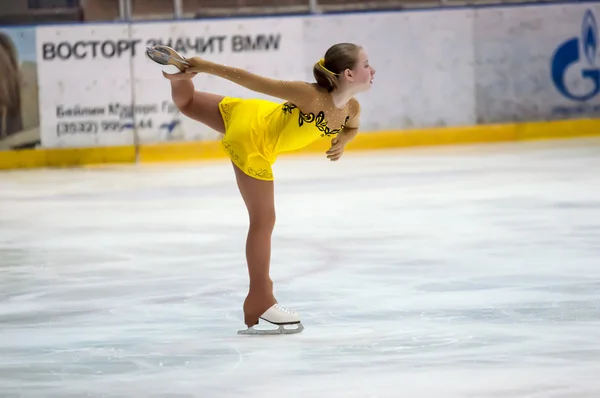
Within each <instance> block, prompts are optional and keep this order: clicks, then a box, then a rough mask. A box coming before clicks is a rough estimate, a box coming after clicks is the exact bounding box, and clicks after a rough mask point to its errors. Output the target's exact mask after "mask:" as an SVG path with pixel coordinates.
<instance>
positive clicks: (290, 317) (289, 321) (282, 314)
mask: <svg viewBox="0 0 600 398" xmlns="http://www.w3.org/2000/svg"><path fill="white" fill-rule="evenodd" d="M259 319H262V320H263V321H267V322H269V323H271V324H273V325H277V326H279V327H278V328H277V329H255V328H254V326H251V327H249V328H248V329H246V330H239V331H238V334H245V335H264V334H294V333H300V332H301V331H303V330H304V326H303V325H302V323H301V322H300V316H299V315H298V314H297V313H295V312H294V311H291V310H288V309H286V308H283V307H281V306H279V304H275V305H273V306H272V307H271V308H269V309H268V310H266V311H265V313H264V314H262V315H261V316H260V318H259ZM289 325H297V326H296V327H295V328H292V329H286V328H285V326H289ZM255 326H256V325H255Z"/></svg>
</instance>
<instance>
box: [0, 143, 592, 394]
mask: <svg viewBox="0 0 600 398" xmlns="http://www.w3.org/2000/svg"><path fill="white" fill-rule="evenodd" d="M275 173H276V178H277V180H276V202H277V217H278V220H277V226H276V229H275V233H274V238H273V250H274V251H273V265H272V276H273V279H274V281H275V287H276V294H277V298H278V300H279V301H280V303H281V304H282V305H284V306H287V307H290V308H292V309H294V310H297V311H299V312H300V314H301V315H302V319H303V323H304V324H305V326H306V329H305V330H304V332H303V333H302V334H299V335H291V336H268V337H248V336H238V335H237V334H236V332H237V330H238V329H242V328H243V327H244V325H243V322H242V320H243V318H242V312H241V303H242V301H243V299H244V297H245V294H246V286H247V273H246V268H245V267H246V265H245V259H244V243H245V237H246V227H247V215H246V212H245V211H246V210H245V208H244V206H243V202H242V201H241V199H240V197H239V195H238V193H237V187H236V185H235V182H234V177H233V172H232V169H231V166H230V165H229V164H227V163H222V162H221V163H219V162H217V163H214V164H207V165H196V164H186V165H152V166H139V167H100V168H87V169H77V170H35V171H16V172H6V173H2V174H0V396H1V397H21V396H22V397H57V398H58V397H60V398H70V397H80V396H93V397H101V396H102V397H136V398H137V397H207V398H212V397H215V398H220V397H245V398H253V397H261V398H270V397H280V398H283V397H303V398H305V397H327V398H328V397H341V398H349V397H361V398H369V397H407V398H408V397H410V398H421V397H436V398H454V397H461V398H462V397H469V398H508V397H510V398H513V397H515V398H516V397H519V398H521V397H523V398H525V397H527V398H558V397H561V398H582V397H586V398H587V397H589V398H597V397H598V396H600V141H598V140H582V141H555V142H549V143H547V142H537V143H528V144H519V145H512V144H510V145H493V146H473V147H463V148H459V147H448V148H438V149H419V150H406V151H397V152H394V151H391V152H381V153H359V154H352V153H348V154H346V156H345V158H344V159H343V160H342V161H340V162H338V163H331V162H328V161H327V160H326V159H325V157H324V156H322V157H318V158H299V157H298V158H282V159H281V160H280V161H278V163H277V164H276V168H275Z"/></svg>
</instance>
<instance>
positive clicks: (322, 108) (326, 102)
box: [194, 61, 360, 181]
mask: <svg viewBox="0 0 600 398" xmlns="http://www.w3.org/2000/svg"><path fill="white" fill-rule="evenodd" d="M204 62H205V64H203V65H202V66H200V68H198V65H194V66H195V67H196V68H197V69H202V70H203V71H204V72H206V73H210V74H213V75H217V76H220V77H223V78H225V79H228V80H230V81H232V82H235V83H237V84H239V85H241V86H244V87H246V88H248V89H250V90H252V91H256V92H260V93H264V94H266V95H270V96H273V97H276V98H280V99H283V100H285V102H283V103H278V102H274V101H268V100H263V99H245V98H233V97H225V98H224V99H223V100H222V101H221V103H220V104H219V109H220V111H221V115H222V117H223V122H224V124H225V135H224V137H223V139H222V144H223V146H224V148H225V150H226V151H227V153H228V154H229V157H230V158H231V160H232V162H233V163H234V164H235V165H236V166H237V167H238V168H240V169H241V170H242V171H243V172H244V173H245V174H247V175H249V176H251V177H254V178H257V179H260V180H267V181H272V180H273V170H272V168H271V166H272V165H273V163H275V160H276V158H277V155H278V154H280V153H283V152H289V151H294V150H297V149H300V148H303V147H305V146H307V145H309V144H311V143H312V142H314V141H316V140H318V139H323V138H333V137H335V135H336V134H338V133H340V132H341V131H342V130H350V129H358V127H359V116H360V105H359V103H358V101H357V100H356V99H354V98H352V99H351V100H350V101H349V102H348V103H347V104H346V105H345V106H344V107H343V108H341V109H340V108H337V107H336V106H335V104H334V103H333V99H332V98H331V95H330V94H329V93H328V92H327V90H325V89H323V88H321V87H319V86H318V85H316V84H311V83H307V82H300V81H283V80H276V79H270V78H265V77H262V76H258V75H255V74H253V73H250V72H248V71H245V70H242V69H237V68H232V67H227V66H222V65H217V64H213V63H210V62H208V61H204Z"/></svg>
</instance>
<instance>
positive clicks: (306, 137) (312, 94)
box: [146, 43, 375, 334]
mask: <svg viewBox="0 0 600 398" xmlns="http://www.w3.org/2000/svg"><path fill="white" fill-rule="evenodd" d="M146 54H147V55H148V57H149V58H150V59H152V60H153V61H155V62H157V63H158V64H160V65H161V68H162V70H163V75H164V76H165V77H166V78H167V79H168V80H169V81H170V84H171V95H172V98H173V102H174V103H175V105H176V106H177V108H178V109H179V110H180V111H181V113H182V114H184V115H186V116H188V117H190V118H191V119H194V120H197V121H199V122H201V123H204V124H205V125H207V126H209V127H210V128H212V129H214V130H216V131H218V132H220V133H221V134H223V138H222V141H221V142H222V145H223V147H224V148H225V150H226V151H227V153H228V154H229V157H230V158H231V161H232V163H233V168H234V171H235V176H236V180H237V185H238V188H239V191H240V193H241V196H242V199H243V200H244V203H245V205H246V207H247V209H248V214H249V222H250V226H249V230H248V236H247V240H246V261H247V265H248V273H249V279H250V286H249V292H248V295H247V297H246V299H245V301H244V305H243V311H244V323H245V324H246V326H247V328H248V329H246V330H240V331H239V332H238V333H240V334H263V333H298V332H300V331H302V330H303V329H304V327H303V325H302V323H301V321H300V317H299V316H298V314H297V313H295V312H293V311H290V310H288V309H286V308H283V307H281V306H279V304H278V302H277V300H276V299H275V296H274V294H273V282H272V280H271V278H270V275H269V268H270V260H271V236H272V233H273V228H274V226H275V204H274V189H273V172H272V169H271V165H272V164H273V163H274V162H275V159H276V157H277V155H278V154H280V153H283V152H289V151H294V150H297V149H300V148H303V147H305V146H307V145H309V144H310V143H312V142H314V141H316V140H318V139H325V138H329V137H331V138H332V140H331V147H330V148H329V150H328V151H327V152H326V155H327V158H328V159H329V160H331V161H337V160H338V159H340V157H341V156H342V154H343V152H344V147H345V145H346V144H347V143H348V142H349V141H350V140H352V139H353V138H354V137H355V136H356V134H357V132H358V128H359V118H360V106H359V103H358V101H357V100H356V99H355V98H354V96H355V95H356V94H358V93H360V92H363V91H366V90H368V89H369V88H370V87H371V84H372V83H373V78H374V75H375V70H374V69H373V68H372V67H371V65H369V61H368V59H367V54H366V53H365V51H364V50H363V48H362V47H360V46H358V45H355V44H352V43H340V44H336V45H334V46H332V47H331V48H329V49H328V50H327V52H326V53H325V57H324V58H323V59H321V60H320V61H319V62H317V63H316V64H315V65H314V67H313V74H314V77H315V80H316V83H308V82H303V81H283V80H276V79H271V78H266V77H262V76H258V75H256V74H253V73H251V72H249V71H246V70H243V69H240V68H235V67H229V66H225V65H220V64H216V63H213V62H210V61H208V60H206V59H203V58H200V57H193V58H189V59H185V58H184V57H182V56H181V55H179V54H178V53H177V52H176V51H175V50H173V49H172V48H170V47H167V46H155V47H152V48H148V50H147V52H146ZM197 73H208V74H212V75H215V76H218V77H221V78H224V79H227V80H229V81H231V82H234V83H236V84H238V85H241V86H243V87H245V88H247V89H250V90H252V91H255V92H258V93H262V94H266V95H269V96H272V97H276V98H279V99H281V100H283V101H284V102H283V103H281V102H273V101H267V100H262V99H243V98H232V97H224V96H220V95H216V94H211V93H207V92H202V91H195V88H194V84H193V83H192V78H193V77H194V76H196V74H197ZM259 318H260V319H263V320H265V321H267V322H269V323H271V324H274V325H278V326H279V328H278V329H277V330H275V331H260V330H256V329H254V325H256V324H258V320H259ZM284 325H297V327H296V328H293V329H286V328H284Z"/></svg>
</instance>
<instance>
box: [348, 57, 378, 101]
mask: <svg viewBox="0 0 600 398" xmlns="http://www.w3.org/2000/svg"><path fill="white" fill-rule="evenodd" d="M346 78H347V79H348V81H349V82H350V83H351V84H352V85H354V86H355V87H356V88H357V90H358V91H366V90H369V89H370V88H371V85H372V84H373V79H374V78H375V69H373V67H372V66H371V65H370V64H369V58H368V56H367V53H366V52H365V50H363V49H362V48H361V49H360V51H359V52H358V56H357V59H356V64H355V65H354V68H352V69H351V70H349V71H347V74H346Z"/></svg>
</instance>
